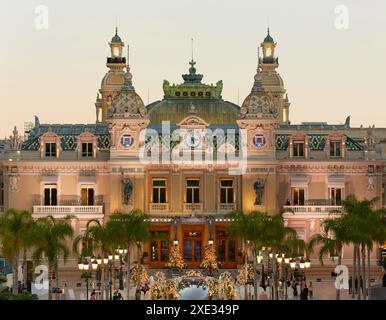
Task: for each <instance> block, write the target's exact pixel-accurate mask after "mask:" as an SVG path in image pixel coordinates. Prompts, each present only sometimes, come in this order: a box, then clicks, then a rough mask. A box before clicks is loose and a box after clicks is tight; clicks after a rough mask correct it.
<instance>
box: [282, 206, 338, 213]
mask: <svg viewBox="0 0 386 320" xmlns="http://www.w3.org/2000/svg"><path fill="white" fill-rule="evenodd" d="M283 209H284V212H285V213H288V212H292V213H295V214H296V213H298V214H304V213H310V214H328V213H342V212H343V207H342V206H309V205H307V206H284V207H283Z"/></svg>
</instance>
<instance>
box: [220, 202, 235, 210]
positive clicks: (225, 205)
mask: <svg viewBox="0 0 386 320" xmlns="http://www.w3.org/2000/svg"><path fill="white" fill-rule="evenodd" d="M217 208H218V210H219V211H232V210H235V209H236V203H219V204H218V205H217Z"/></svg>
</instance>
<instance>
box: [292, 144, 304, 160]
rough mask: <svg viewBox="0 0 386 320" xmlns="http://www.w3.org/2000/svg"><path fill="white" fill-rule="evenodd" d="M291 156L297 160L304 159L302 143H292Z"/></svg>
mask: <svg viewBox="0 0 386 320" xmlns="http://www.w3.org/2000/svg"><path fill="white" fill-rule="evenodd" d="M293 156H294V157H298V158H302V157H304V141H294V142H293Z"/></svg>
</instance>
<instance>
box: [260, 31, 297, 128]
mask: <svg viewBox="0 0 386 320" xmlns="http://www.w3.org/2000/svg"><path fill="white" fill-rule="evenodd" d="M276 45H277V43H276V42H275V41H274V40H273V38H272V37H271V35H270V33H269V28H268V30H267V36H266V37H265V38H264V40H263V42H262V43H261V44H260V47H261V49H262V52H263V56H262V57H260V56H259V65H258V68H259V69H260V70H261V72H260V76H261V79H262V81H263V85H264V88H265V89H266V90H267V91H268V92H269V93H270V94H271V96H272V99H273V102H274V104H275V106H276V107H277V109H278V110H277V111H278V121H279V123H280V124H289V122H290V121H289V106H290V103H289V101H288V95H287V94H286V92H287V90H286V89H285V88H284V82H283V79H282V77H281V76H280V74H279V73H278V72H277V71H276V69H277V68H278V67H279V58H278V57H276V55H275V49H276Z"/></svg>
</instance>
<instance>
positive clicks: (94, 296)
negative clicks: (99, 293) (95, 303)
mask: <svg viewBox="0 0 386 320" xmlns="http://www.w3.org/2000/svg"><path fill="white" fill-rule="evenodd" d="M96 299H97V298H96V292H95V290H93V291H92V292H91V297H90V300H96Z"/></svg>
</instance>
